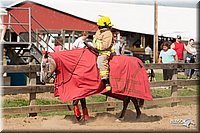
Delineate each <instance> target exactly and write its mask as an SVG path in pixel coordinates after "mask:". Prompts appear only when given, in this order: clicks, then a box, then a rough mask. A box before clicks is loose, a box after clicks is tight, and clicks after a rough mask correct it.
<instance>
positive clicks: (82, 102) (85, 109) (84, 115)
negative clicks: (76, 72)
mask: <svg viewBox="0 0 200 133" xmlns="http://www.w3.org/2000/svg"><path fill="white" fill-rule="evenodd" d="M80 101H81V107H82V110H83V118H84V120H85V121H87V120H88V117H89V115H88V109H87V107H86V100H85V98H82V99H80Z"/></svg>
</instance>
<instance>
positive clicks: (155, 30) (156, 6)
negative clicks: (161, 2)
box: [153, 0, 158, 63]
mask: <svg viewBox="0 0 200 133" xmlns="http://www.w3.org/2000/svg"><path fill="white" fill-rule="evenodd" d="M153 46H154V47H153V52H154V53H153V63H157V60H158V0H155V4H154V45H153Z"/></svg>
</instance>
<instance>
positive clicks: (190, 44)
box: [185, 39, 197, 79]
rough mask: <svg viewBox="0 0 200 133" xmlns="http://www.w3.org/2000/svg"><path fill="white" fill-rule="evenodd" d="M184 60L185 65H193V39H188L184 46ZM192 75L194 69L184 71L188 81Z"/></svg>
mask: <svg viewBox="0 0 200 133" xmlns="http://www.w3.org/2000/svg"><path fill="white" fill-rule="evenodd" d="M186 51H187V54H186V59H185V63H195V57H196V55H197V50H196V48H195V46H194V39H190V40H189V41H188V44H187V46H186ZM193 73H194V69H186V70H185V74H186V76H187V78H188V79H191V78H192V75H193Z"/></svg>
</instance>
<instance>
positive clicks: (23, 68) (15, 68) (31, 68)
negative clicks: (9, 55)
mask: <svg viewBox="0 0 200 133" xmlns="http://www.w3.org/2000/svg"><path fill="white" fill-rule="evenodd" d="M4 72H10V73H15V72H27V73H28V72H40V65H39V64H37V65H36V64H35V65H6V66H5V65H3V73H4Z"/></svg>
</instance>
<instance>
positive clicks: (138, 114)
mask: <svg viewBox="0 0 200 133" xmlns="http://www.w3.org/2000/svg"><path fill="white" fill-rule="evenodd" d="M131 101H132V102H133V104H134V106H135V109H136V112H137V116H136V118H137V119H138V118H140V115H141V111H140V107H139V105H138V101H137V99H136V98H134V97H132V98H131Z"/></svg>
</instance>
